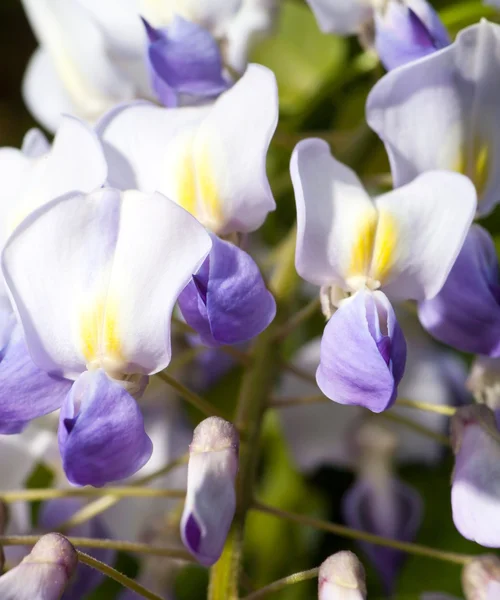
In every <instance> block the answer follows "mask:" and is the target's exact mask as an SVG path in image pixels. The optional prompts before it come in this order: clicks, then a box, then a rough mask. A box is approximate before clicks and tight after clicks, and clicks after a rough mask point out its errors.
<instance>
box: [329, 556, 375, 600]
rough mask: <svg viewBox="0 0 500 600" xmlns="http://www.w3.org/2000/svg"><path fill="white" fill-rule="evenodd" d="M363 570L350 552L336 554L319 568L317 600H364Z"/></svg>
mask: <svg viewBox="0 0 500 600" xmlns="http://www.w3.org/2000/svg"><path fill="white" fill-rule="evenodd" d="M365 598H366V583H365V570H364V568H363V565H362V564H361V563H360V561H359V560H358V558H357V556H356V555H355V554H353V553H352V552H348V551H344V552H337V553H336V554H333V555H332V556H330V557H329V558H327V559H326V560H325V561H324V562H323V563H322V565H321V567H320V568H319V578H318V600H365Z"/></svg>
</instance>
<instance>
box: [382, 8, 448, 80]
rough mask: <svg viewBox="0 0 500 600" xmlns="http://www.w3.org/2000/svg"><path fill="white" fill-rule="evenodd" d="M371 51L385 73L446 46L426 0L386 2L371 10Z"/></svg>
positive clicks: (446, 38) (436, 16)
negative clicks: (377, 8) (372, 36)
mask: <svg viewBox="0 0 500 600" xmlns="http://www.w3.org/2000/svg"><path fill="white" fill-rule="evenodd" d="M374 19H375V48H376V50H377V52H378V55H379V57H380V60H381V62H382V63H383V65H384V66H385V68H386V69H387V70H391V69H395V68H396V67H399V66H401V65H404V64H406V63H408V62H411V61H412V60H416V59H418V58H422V57H423V56H427V55H428V54H432V53H433V52H436V50H439V49H440V48H444V47H446V46H448V45H449V44H450V37H449V35H448V32H447V31H446V29H445V27H444V25H443V24H442V22H441V20H440V19H439V16H438V15H437V13H436V12H435V11H434V9H433V8H432V6H431V5H430V4H429V3H428V2H426V0H389V1H388V2H385V3H384V6H383V8H382V9H380V10H376V11H375V15H374Z"/></svg>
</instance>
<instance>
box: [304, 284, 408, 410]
mask: <svg viewBox="0 0 500 600" xmlns="http://www.w3.org/2000/svg"><path fill="white" fill-rule="evenodd" d="M405 362H406V342H405V340H404V337H403V333H402V331H401V329H400V327H399V325H398V322H397V320H396V315H395V314H394V310H393V308H392V306H391V304H390V302H389V301H388V300H387V298H386V296H385V295H384V294H383V293H382V292H374V293H370V292H364V291H362V292H358V293H357V294H355V295H354V296H353V297H352V298H350V299H348V300H346V301H344V303H343V304H342V305H341V307H340V308H339V309H338V310H337V312H336V313H335V314H334V315H333V317H332V318H331V319H330V321H329V322H328V324H327V325H326V327H325V331H324V333H323V339H322V341H321V362H320V365H319V367H318V370H317V372H316V381H317V383H318V386H319V387H320V389H321V391H322V392H323V393H324V394H325V395H326V396H328V398H330V399H331V400H334V401H335V402H338V403H339V404H351V405H360V406H364V407H366V408H368V409H370V410H371V411H373V412H381V411H383V410H386V409H387V408H389V407H390V406H391V405H392V404H393V402H394V401H395V399H396V394H397V386H398V384H399V382H400V381H401V378H402V377H403V373H404V368H405Z"/></svg>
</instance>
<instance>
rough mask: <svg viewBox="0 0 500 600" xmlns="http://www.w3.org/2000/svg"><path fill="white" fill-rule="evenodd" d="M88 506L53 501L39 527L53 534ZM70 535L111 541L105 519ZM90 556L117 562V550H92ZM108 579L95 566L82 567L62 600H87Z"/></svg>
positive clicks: (45, 508) (76, 501) (42, 513)
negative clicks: (93, 567) (80, 599)
mask: <svg viewBox="0 0 500 600" xmlns="http://www.w3.org/2000/svg"><path fill="white" fill-rule="evenodd" d="M83 506H84V502H83V501H82V500H81V499H80V498H64V499H57V500H50V501H49V502H45V503H44V504H43V505H42V509H41V511H40V517H39V521H38V525H39V526H40V527H41V528H42V529H45V531H53V530H56V529H58V528H59V526H60V525H61V524H62V523H64V521H66V520H67V519H69V518H70V517H72V516H73V515H74V514H75V513H76V512H77V511H78V510H80V509H81V508H82V507H83ZM68 535H71V536H74V537H83V538H96V539H109V537H110V535H109V532H108V530H107V528H106V527H105V526H104V523H103V520H102V519H101V518H100V517H99V516H98V517H94V518H92V519H90V520H88V521H85V522H84V523H82V524H81V525H77V526H76V527H72V528H71V529H70V530H69V531H68ZM88 553H89V554H90V555H91V556H93V557H94V558H95V559H97V560H99V561H101V562H104V563H106V564H108V565H112V564H113V563H114V560H115V556H116V551H115V550H110V549H107V548H91V549H89V550H88ZM103 578H104V576H103V575H102V573H100V572H99V571H97V570H96V569H92V568H91V567H89V566H87V565H84V564H79V565H78V568H77V570H76V576H75V578H74V579H73V580H72V582H71V584H70V585H69V587H68V588H67V589H66V591H65V592H64V594H63V596H62V599H61V600H78V599H79V598H85V597H86V596H87V594H90V593H91V592H92V591H93V590H94V589H95V588H96V587H97V586H98V585H100V583H101V582H102V580H103Z"/></svg>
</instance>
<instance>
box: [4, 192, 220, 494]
mask: <svg viewBox="0 0 500 600" xmlns="http://www.w3.org/2000/svg"><path fill="white" fill-rule="evenodd" d="M54 231H56V232H57V235H53V232H54ZM210 245H211V242H210V237H209V236H208V234H207V233H206V232H205V231H204V229H203V227H202V226H201V225H200V224H199V223H198V222H197V221H196V220H195V219H193V218H192V217H191V216H190V215H189V214H188V213H187V212H186V211H184V210H183V209H181V208H180V207H178V206H177V205H176V204H175V203H173V202H171V201H169V200H168V199H167V198H165V197H164V196H162V195H160V194H154V195H152V196H147V195H144V194H141V193H139V192H136V191H129V192H124V193H120V192H119V191H117V190H113V189H103V190H101V191H98V192H94V193H93V194H90V195H87V196H85V195H83V194H70V195H68V196H66V197H62V198H60V199H58V200H55V201H54V202H52V203H50V204H49V205H47V206H44V207H42V208H41V209H39V210H38V211H35V213H32V214H31V215H30V216H29V217H28V218H27V219H26V220H25V221H24V222H23V223H22V224H21V225H20V226H19V227H18V228H17V229H16V230H15V232H14V234H13V235H12V236H11V237H10V239H9V241H8V243H7V246H6V247H5V249H4V253H3V258H2V268H3V273H4V277H5V280H6V283H7V286H8V288H9V291H10V294H11V296H12V299H13V302H14V304H15V307H16V310H17V313H18V315H19V318H20V322H21V324H22V326H23V330H24V336H25V339H26V343H27V345H28V348H29V351H30V354H31V356H32V359H33V361H34V362H35V364H36V365H37V366H38V367H39V368H40V369H43V370H44V371H46V372H47V373H49V374H51V375H57V376H60V377H64V378H66V379H70V380H74V383H73V386H72V387H71V390H70V391H69V393H68V394H67V396H66V398H65V400H64V402H63V404H62V407H61V412H60V426H59V445H60V450H61V454H62V458H63V465H64V469H65V472H66V474H67V476H68V479H69V480H70V481H72V482H73V483H78V484H87V483H92V484H94V485H103V484H104V483H106V482H108V481H113V480H116V479H122V478H124V477H126V476H129V475H131V474H133V473H134V472H135V471H137V470H138V469H139V468H140V467H141V466H143V465H144V464H145V462H146V461H147V460H148V459H149V457H150V455H151V441H150V439H149V437H148V436H147V435H146V433H145V431H144V424H143V419H142V416H141V413H140V410H139V408H138V406H137V404H136V402H135V400H134V397H133V395H135V396H139V395H140V394H141V393H142V392H143V390H144V388H145V386H146V384H147V381H148V376H149V375H151V374H153V373H156V372H158V371H160V370H162V369H164V368H165V367H166V366H167V364H168V362H169V360H170V324H169V320H170V315H171V312H172V308H173V306H174V304H175V301H176V299H177V296H178V294H179V293H180V292H181V290H182V289H183V287H184V286H185V285H186V283H187V281H188V279H189V277H190V276H191V274H192V273H193V272H195V271H196V270H197V268H198V267H199V265H200V264H201V262H202V261H203V259H204V258H205V256H206V255H207V254H208V252H209V250H210ZM158 265H161V266H162V268H161V269H158ZM49 282H50V285H49ZM20 400H21V401H20ZM28 402H29V404H28ZM10 405H11V409H12V410H11V415H10V418H11V419H15V418H16V416H17V414H16V411H19V412H20V413H21V414H23V415H24V414H25V412H26V411H28V410H29V411H30V412H31V413H33V414H32V418H33V417H34V416H37V412H38V411H39V410H40V412H39V413H38V414H41V413H42V412H43V410H44V407H42V408H39V407H38V406H37V402H36V401H33V398H31V399H30V401H28V399H27V398H24V399H22V398H21V399H18V398H16V397H15V396H14V397H11V398H10ZM54 408H56V407H54ZM42 409H43V410H42Z"/></svg>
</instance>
